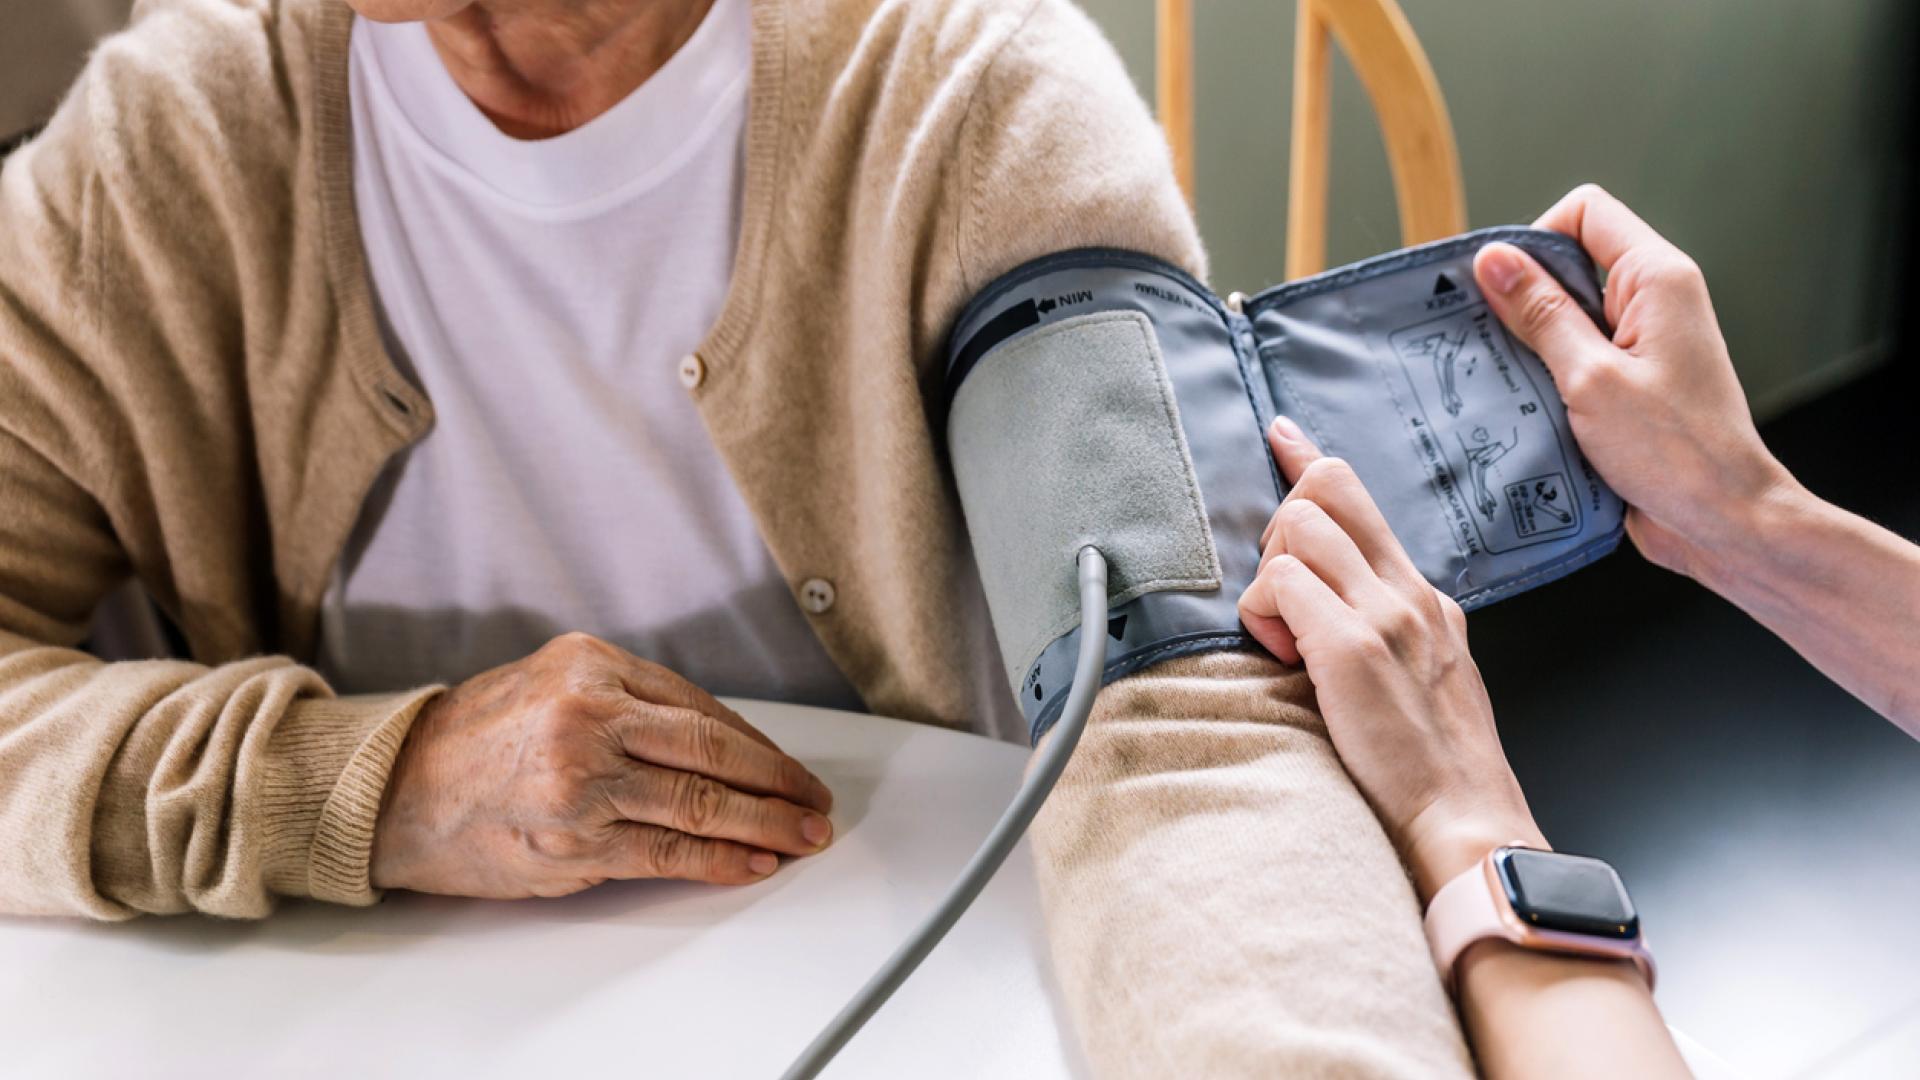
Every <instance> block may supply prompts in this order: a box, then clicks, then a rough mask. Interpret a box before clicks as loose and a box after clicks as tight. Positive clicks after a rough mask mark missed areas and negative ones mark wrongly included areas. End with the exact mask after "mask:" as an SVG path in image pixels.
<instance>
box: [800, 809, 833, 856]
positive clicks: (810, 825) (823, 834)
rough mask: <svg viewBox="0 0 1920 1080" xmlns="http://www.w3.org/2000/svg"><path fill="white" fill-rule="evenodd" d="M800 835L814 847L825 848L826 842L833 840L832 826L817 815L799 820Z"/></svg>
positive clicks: (810, 815)
mask: <svg viewBox="0 0 1920 1080" xmlns="http://www.w3.org/2000/svg"><path fill="white" fill-rule="evenodd" d="M800 835H801V836H804V837H806V838H807V843H809V844H812V845H813V846H814V847H817V848H822V847H826V846H827V841H829V840H831V839H833V824H832V823H831V822H829V821H828V820H827V819H826V818H823V817H821V816H820V815H819V814H808V815H807V816H806V817H803V818H801V819H800Z"/></svg>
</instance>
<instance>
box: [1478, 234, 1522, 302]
mask: <svg viewBox="0 0 1920 1080" xmlns="http://www.w3.org/2000/svg"><path fill="white" fill-rule="evenodd" d="M1480 265H1481V266H1482V267H1483V268H1484V269H1485V271H1486V276H1487V284H1488V285H1490V286H1492V288H1493V291H1494V292H1497V293H1502V294H1504V293H1510V292H1512V291H1513V287H1514V286H1515V285H1518V284H1520V279H1521V278H1522V277H1523V276H1525V274H1526V272H1527V264H1526V262H1525V260H1524V258H1523V257H1522V256H1521V254H1520V251H1519V249H1518V248H1515V247H1513V246H1512V245H1511V244H1488V245H1487V247H1486V254H1484V255H1482V256H1480Z"/></svg>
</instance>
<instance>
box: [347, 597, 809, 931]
mask: <svg viewBox="0 0 1920 1080" xmlns="http://www.w3.org/2000/svg"><path fill="white" fill-rule="evenodd" d="M832 804H833V796H832V795H831V794H830V793H829V792H828V791H827V788H826V785H824V784H822V783H821V782H820V781H819V780H818V779H817V778H816V777H814V775H813V774H812V773H810V772H808V771H807V770H806V768H804V767H803V766H802V765H801V764H800V763H799V762H797V761H795V760H794V759H792V758H790V757H788V756H787V755H785V754H783V753H781V752H780V750H779V748H777V747H775V746H774V745H773V743H772V742H771V741H770V740H769V739H768V738H767V737H766V736H764V735H762V734H761V733H760V732H758V731H756V730H754V729H753V727H751V726H750V725H749V724H748V723H747V722H746V721H745V720H743V719H741V718H740V716H739V715H738V714H736V713H735V712H733V711H732V710H731V709H728V708H727V707H726V706H724V705H722V704H720V703H719V702H718V701H716V700H714V698H713V697H712V696H711V695H709V694H708V693H706V692H705V691H704V690H701V689H699V688H698V687H696V686H694V685H693V684H692V683H689V682H687V681H686V680H685V679H683V678H681V677H680V676H678V675H676V674H674V673H673V672H671V671H668V670H667V669H665V668H663V667H660V666H659V665H657V664H650V663H647V662H646V661H644V660H640V659H637V658H636V657H634V656H632V655H630V654H629V653H627V652H626V651H624V650H622V649H619V648H616V647H614V646H612V645H608V644H606V643H605V642H602V641H599V640H597V639H595V638H592V637H589V636H587V635H585V634H568V635H566V636H563V637H558V638H555V639H554V640H553V641H551V642H549V643H548V644H547V645H546V646H544V647H543V648H541V650H540V651H539V652H536V653H534V654H533V655H532V656H529V657H527V658H526V659H524V660H520V661H518V662H516V663H512V664H507V665H505V666H504V667H498V668H495V669H493V670H492V671H488V672H484V673H482V674H480V675H476V676H474V677H473V678H471V679H469V680H467V681H466V682H464V683H462V684H460V685H459V686H457V687H455V688H454V689H453V690H452V691H451V692H449V693H447V694H444V695H442V696H440V697H438V698H436V699H434V700H433V701H432V702H430V703H429V704H428V705H427V706H426V708H425V709H424V710H423V711H422V712H421V714H420V716H419V718H418V719H417V720H416V721H415V722H414V725H413V729H412V730H411V731H410V732H409V734H408V736H407V741H406V744H405V745H404V747H403V748H402V749H401V753H400V757H399V760H398V761H397V762H396V763H395V765H394V769H393V775H392V778H391V779H390V780H389V781H388V785H387V792H386V799H385V802H384V804H383V806H382V808H381V811H380V817H379V822H378V824H377V826H376V828H375V832H374V844H373V865H372V876H373V884H374V885H375V886H376V887H380V888H403V889H414V890H418V891H421V892H435V893H450V894H454V895H459V896H483V897H495V898H503V899H505V898H517V897H526V896H561V895H565V894H567V893H572V892H577V891H579V890H581V889H584V888H588V887H590V886H592V885H597V884H599V883H600V882H602V881H605V880H608V879H610V878H647V877H671V878H690V879H693V880H697V881H708V882H715V883H719V884H744V883H746V882H752V881H758V880H760V879H761V878H764V877H766V876H767V875H768V874H771V873H772V872H773V871H774V869H775V868H776V867H777V866H778V860H777V859H776V858H775V856H774V854H773V853H774V852H781V853H784V854H788V855H807V854H812V853H813V852H816V851H818V850H820V849H821V848H823V847H825V846H826V844H827V841H828V840H829V839H830V838H831V836H832V827H831V826H830V825H829V824H828V822H827V819H826V817H825V816H824V814H825V813H826V812H827V811H828V810H829V809H830V808H831V807H832Z"/></svg>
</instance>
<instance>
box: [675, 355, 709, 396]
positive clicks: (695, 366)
mask: <svg viewBox="0 0 1920 1080" xmlns="http://www.w3.org/2000/svg"><path fill="white" fill-rule="evenodd" d="M706 380H707V365H706V361H704V360H701V359H700V356H699V354H698V353H688V354H687V355H686V356H684V357H682V358H681V360H680V385H681V386H684V387H686V388H687V389H689V390H698V389H700V384H701V383H703V382H705V381H706Z"/></svg>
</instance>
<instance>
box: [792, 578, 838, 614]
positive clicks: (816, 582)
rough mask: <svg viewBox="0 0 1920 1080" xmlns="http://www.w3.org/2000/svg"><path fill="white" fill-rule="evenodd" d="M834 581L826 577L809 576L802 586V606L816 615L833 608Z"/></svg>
mask: <svg viewBox="0 0 1920 1080" xmlns="http://www.w3.org/2000/svg"><path fill="white" fill-rule="evenodd" d="M833 597H834V592H833V582H831V581H828V580H827V579H826V578H808V579H807V580H806V581H805V582H804V583H802V584H801V586H800V606H801V607H803V608H806V609H807V611H808V612H809V613H811V614H814V615H825V614H826V613H827V612H829V611H831V610H833Z"/></svg>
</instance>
